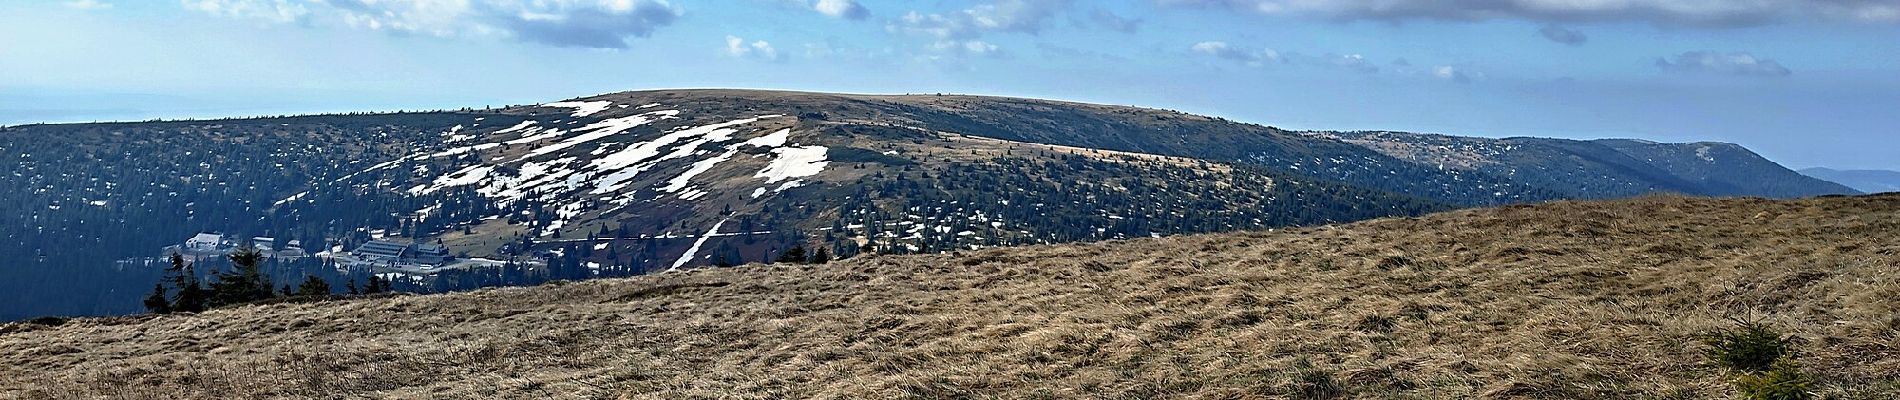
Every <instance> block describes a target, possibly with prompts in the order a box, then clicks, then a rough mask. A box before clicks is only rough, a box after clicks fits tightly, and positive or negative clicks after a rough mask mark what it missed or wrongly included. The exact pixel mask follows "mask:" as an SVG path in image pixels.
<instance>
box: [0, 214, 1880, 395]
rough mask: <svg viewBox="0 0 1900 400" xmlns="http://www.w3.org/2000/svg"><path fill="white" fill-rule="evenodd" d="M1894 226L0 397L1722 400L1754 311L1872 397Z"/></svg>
mask: <svg viewBox="0 0 1900 400" xmlns="http://www.w3.org/2000/svg"><path fill="white" fill-rule="evenodd" d="M1896 235H1900V196H1881V197H1860V198H1836V199H1815V200H1801V201H1786V202H1777V201H1767V200H1747V199H1743V200H1709V199H1686V198H1668V197H1651V198H1643V199H1636V200H1627V201H1616V202H1567V203H1555V204H1548V205H1540V206H1519V207H1508V208H1502V209H1484V210H1468V211H1458V212H1451V213H1444V214H1437V215H1433V216H1429V217H1425V218H1419V219H1387V220H1378V221H1370V222H1364V223H1358V224H1351V225H1343V226H1333V227H1322V228H1314V229H1302V230H1292V231H1282V232H1274V233H1243V234H1225V235H1197V236H1183V237H1172V238H1163V239H1144V240H1131V241H1119V242H1108V243H1096V244H1080V245H1065V246H1039V247H1027V248H1012V249H992V250H986V251H979V252H967V253H963V254H946V255H928V256H903V257H861V258H857V259H851V260H846V261H843V262H839V263H834V264H833V265H827V266H814V267H802V266H750V267H742V268H733V269H722V270H704V271H695V272H689V273H676V274H666V275H660V276H651V277H643V278H635V279H625V280H610V281H595V282H583V283H573V284H566V285H559V286H544V287H536V288H510V289H493V290H483V291H477V292H472V293H459V294H449V295H438V296H401V297H393V298H382V299H365V300H355V301H338V302H327V303H320V304H291V305H269V306H257V307H246V308H237V309H227V310H218V311H213V312H209V313H205V314H202V315H195V316H163V317H125V318H108V319H81V320H73V321H71V322H68V323H66V324H64V325H63V326H58V327H44V326H39V325H30V324H14V325H9V326H4V327H0V332H7V333H0V397H14V396H21V397H28V398H42V397H52V398H76V397H90V396H94V395H99V394H116V395H125V396H126V397H133V398H139V397H149V398H172V397H237V398H241V397H280V396H281V397H308V396H316V397H331V395H334V394H348V395H360V396H370V397H401V398H435V397H503V398H545V397H557V398H565V397H624V398H655V399H658V398H667V399H673V398H906V397H916V398H960V397H976V398H984V397H1002V398H1150V397H1162V398H1183V397H1195V398H1248V397H1262V398H1282V397H1296V396H1300V395H1303V394H1327V393H1325V392H1327V390H1324V387H1325V385H1317V386H1316V385H1315V384H1322V383H1327V382H1330V383H1331V385H1335V386H1338V387H1340V390H1341V392H1340V393H1337V394H1338V395H1340V396H1343V397H1362V398H1469V397H1489V398H1640V397H1646V396H1654V397H1663V398H1725V397H1729V396H1732V393H1730V392H1729V389H1728V385H1727V384H1726V383H1725V382H1724V381H1723V379H1722V378H1721V373H1720V372H1719V371H1718V370H1716V369H1714V368H1712V367H1710V366H1707V365H1705V364H1704V363H1703V362H1702V361H1701V358H1700V356H1699V354H1698V349H1699V348H1700V345H1698V344H1696V342H1695V340H1694V335H1695V334H1696V333H1698V332H1702V331H1705V330H1707V329H1710V328H1715V327H1720V326H1724V325H1725V324H1726V322H1725V320H1724V318H1725V317H1727V316H1750V317H1756V318H1764V319H1766V320H1767V321H1769V322H1770V323H1772V324H1774V325H1777V326H1780V327H1782V328H1783V329H1784V330H1787V331H1790V332H1793V333H1796V334H1798V335H1799V336H1800V337H1802V338H1804V339H1805V340H1806V344H1804V345H1803V349H1804V350H1805V351H1806V355H1805V358H1804V360H1805V362H1806V365H1807V367H1808V369H1809V371H1810V372H1811V373H1814V374H1816V375H1817V376H1818V377H1819V379H1820V380H1821V382H1823V384H1824V387H1825V390H1826V391H1827V392H1829V393H1834V394H1839V395H1843V396H1844V397H1847V398H1894V397H1895V396H1896V395H1900V333H1896V329H1900V303H1897V301H1896V300H1895V299H1900V271H1896V268H1900V267H1896V265H1900V242H1896V240H1895V239H1893V238H1894V237H1896ZM318 395H321V396H318Z"/></svg>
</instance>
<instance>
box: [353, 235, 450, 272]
mask: <svg viewBox="0 0 1900 400" xmlns="http://www.w3.org/2000/svg"><path fill="white" fill-rule="evenodd" d="M349 258H350V259H351V261H353V262H355V263H358V264H367V265H370V266H386V267H398V266H425V265H426V266H441V265H442V264H446V263H448V262H449V261H450V260H451V258H450V257H449V248H448V247H447V246H443V245H440V244H432V243H411V242H398V241H393V240H371V241H369V242H367V243H363V245H361V246H356V249H355V250H350V254H349Z"/></svg>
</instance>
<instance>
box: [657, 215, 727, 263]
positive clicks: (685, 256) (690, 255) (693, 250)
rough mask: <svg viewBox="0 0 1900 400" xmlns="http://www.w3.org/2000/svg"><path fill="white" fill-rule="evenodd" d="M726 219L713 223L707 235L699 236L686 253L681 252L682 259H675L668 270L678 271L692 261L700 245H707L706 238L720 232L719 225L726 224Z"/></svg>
mask: <svg viewBox="0 0 1900 400" xmlns="http://www.w3.org/2000/svg"><path fill="white" fill-rule="evenodd" d="M726 221H727V220H724V219H722V220H719V223H715V224H713V226H712V229H709V230H707V231H706V234H705V235H702V236H700V237H699V240H694V241H693V247H690V248H687V249H686V254H681V255H680V259H679V260H678V261H674V262H673V267H672V268H667V269H666V272H673V271H678V270H679V269H680V267H683V266H686V263H689V262H692V261H693V255H694V254H698V253H699V246H702V245H705V244H706V239H711V238H712V237H713V235H717V234H719V226H720V225H725V224H726Z"/></svg>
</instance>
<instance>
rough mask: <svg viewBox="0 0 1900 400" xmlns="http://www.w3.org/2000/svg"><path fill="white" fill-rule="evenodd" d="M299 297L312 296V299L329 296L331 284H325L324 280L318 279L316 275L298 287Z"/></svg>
mask: <svg viewBox="0 0 1900 400" xmlns="http://www.w3.org/2000/svg"><path fill="white" fill-rule="evenodd" d="M297 295H298V296H311V297H316V296H329V295H330V283H329V282H324V281H323V279H318V278H317V277H316V276H314V275H313V276H309V277H305V278H304V279H303V284H301V285H297Z"/></svg>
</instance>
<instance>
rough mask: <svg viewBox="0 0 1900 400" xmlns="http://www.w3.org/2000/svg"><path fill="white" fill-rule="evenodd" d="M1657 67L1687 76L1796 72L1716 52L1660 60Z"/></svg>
mask: <svg viewBox="0 0 1900 400" xmlns="http://www.w3.org/2000/svg"><path fill="white" fill-rule="evenodd" d="M1656 67H1658V68H1662V69H1663V70H1666V71H1674V72H1685V73H1711V74H1724V75H1740V76H1756V77H1783V76H1788V75H1792V74H1794V71H1790V70H1788V68H1787V67H1783V66H1781V63H1779V62H1775V60H1770V59H1766V58H1761V57H1756V56H1755V55H1754V54H1749V53H1745V52H1735V53H1720V52H1714V51H1690V52H1684V53H1682V54H1677V55H1675V56H1671V57H1667V58H1658V59H1656Z"/></svg>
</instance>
